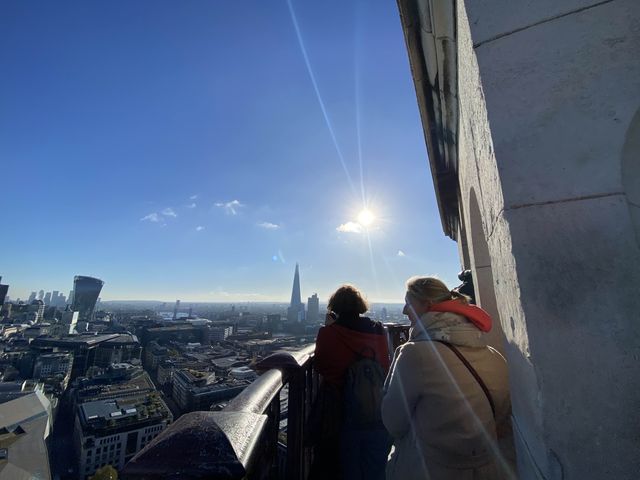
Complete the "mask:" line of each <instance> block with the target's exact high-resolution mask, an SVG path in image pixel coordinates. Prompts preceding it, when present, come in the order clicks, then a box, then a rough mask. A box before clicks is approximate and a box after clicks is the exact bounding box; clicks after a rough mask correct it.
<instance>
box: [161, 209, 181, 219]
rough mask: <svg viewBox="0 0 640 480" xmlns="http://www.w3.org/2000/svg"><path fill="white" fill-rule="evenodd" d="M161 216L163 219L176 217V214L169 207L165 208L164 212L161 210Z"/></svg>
mask: <svg viewBox="0 0 640 480" xmlns="http://www.w3.org/2000/svg"><path fill="white" fill-rule="evenodd" d="M160 213H162V215H164V216H165V217H174V218H175V217H177V216H178V214H177V213H176V212H175V210H174V209H173V208H171V207H167V208H165V209H164V210H162V212H160Z"/></svg>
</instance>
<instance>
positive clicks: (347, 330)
mask: <svg viewBox="0 0 640 480" xmlns="http://www.w3.org/2000/svg"><path fill="white" fill-rule="evenodd" d="M359 354H360V355H366V356H371V355H375V359H376V360H377V361H378V362H379V363H380V365H381V366H382V369H383V371H384V373H385V375H386V374H387V372H388V371H389V365H390V360H389V347H388V344H387V337H386V335H385V332H384V327H383V326H382V324H381V323H380V322H374V321H372V320H370V319H369V318H367V317H360V316H358V315H351V316H345V315H342V316H340V317H339V318H338V320H337V321H336V322H335V323H333V324H331V325H328V326H324V327H322V328H320V331H319V332H318V338H317V339H316V352H315V360H314V362H315V367H316V369H317V371H318V373H319V374H320V375H322V378H323V380H324V381H325V382H328V383H331V384H332V385H335V386H337V387H339V388H342V386H343V385H344V379H345V375H346V372H347V369H348V368H349V365H351V364H352V363H353V362H354V361H355V360H357V359H358V355H359Z"/></svg>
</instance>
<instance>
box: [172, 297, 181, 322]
mask: <svg viewBox="0 0 640 480" xmlns="http://www.w3.org/2000/svg"><path fill="white" fill-rule="evenodd" d="M179 308H180V300H176V305H175V307H173V319H174V320H176V319H177V318H178V309H179Z"/></svg>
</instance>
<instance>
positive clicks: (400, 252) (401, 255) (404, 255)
mask: <svg viewBox="0 0 640 480" xmlns="http://www.w3.org/2000/svg"><path fill="white" fill-rule="evenodd" d="M397 255H398V256H399V257H406V256H407V255H406V254H405V253H404V252H403V251H402V250H398V254H397Z"/></svg>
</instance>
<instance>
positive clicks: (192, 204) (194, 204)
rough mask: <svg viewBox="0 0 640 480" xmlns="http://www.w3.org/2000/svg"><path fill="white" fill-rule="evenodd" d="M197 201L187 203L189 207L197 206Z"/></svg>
mask: <svg viewBox="0 0 640 480" xmlns="http://www.w3.org/2000/svg"><path fill="white" fill-rule="evenodd" d="M196 206H197V205H196V202H193V203H190V204H189V205H187V208H196Z"/></svg>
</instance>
